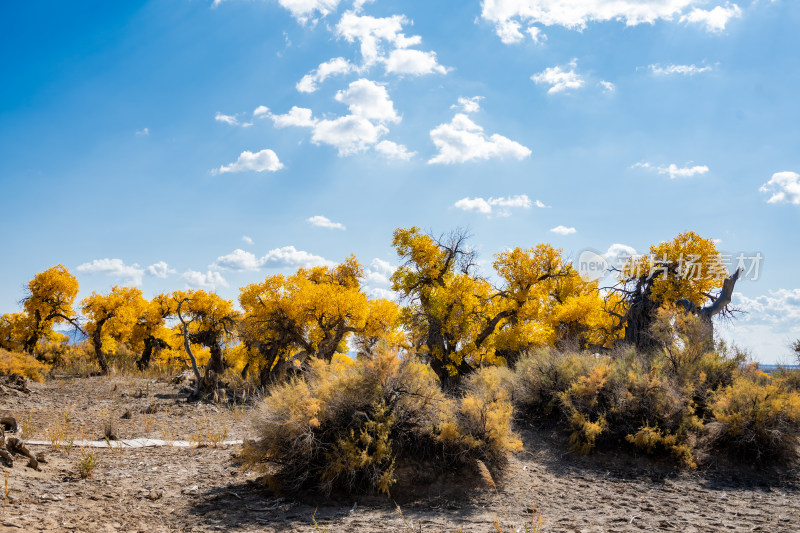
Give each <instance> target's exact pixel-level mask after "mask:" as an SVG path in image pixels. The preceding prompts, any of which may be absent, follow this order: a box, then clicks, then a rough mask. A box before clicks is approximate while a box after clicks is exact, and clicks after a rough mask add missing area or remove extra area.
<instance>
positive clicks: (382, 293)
mask: <svg viewBox="0 0 800 533" xmlns="http://www.w3.org/2000/svg"><path fill="white" fill-rule="evenodd" d="M364 292H365V293H366V295H367V296H369V297H370V298H374V299H384V300H390V301H391V300H396V299H397V297H398V294H397V293H396V292H394V291H393V290H391V289H384V288H383V287H365V288H364Z"/></svg>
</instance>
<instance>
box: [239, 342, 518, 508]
mask: <svg viewBox="0 0 800 533" xmlns="http://www.w3.org/2000/svg"><path fill="white" fill-rule="evenodd" d="M312 365H313V366H312V369H311V371H310V372H309V373H308V374H307V376H306V377H305V378H294V379H292V380H291V381H289V382H288V383H285V384H281V385H278V386H276V387H275V388H273V389H272V391H271V392H270V394H269V395H268V396H267V397H266V398H265V400H264V403H263V406H262V407H261V408H260V410H259V411H258V414H257V418H256V421H255V423H254V424H255V428H256V434H257V436H258V439H259V440H257V441H254V442H251V443H250V444H249V445H248V447H247V448H246V450H245V456H246V457H247V459H248V463H249V465H250V466H258V465H262V464H265V463H267V464H271V465H273V466H275V467H276V468H277V471H276V472H275V473H273V474H271V475H270V476H269V480H270V481H271V483H272V484H273V486H274V487H275V488H276V489H279V490H280V489H283V490H286V491H297V490H299V489H301V488H314V489H318V490H321V491H322V492H323V493H330V492H331V491H333V490H334V489H337V490H344V491H345V492H348V493H358V492H361V491H364V490H377V491H380V492H384V493H387V494H388V493H389V491H390V489H391V487H392V485H393V484H394V483H395V482H396V476H395V472H396V469H397V468H398V467H399V466H400V465H403V466H405V464H406V462H408V461H412V460H413V461H419V462H421V463H420V464H424V465H425V466H421V468H433V469H441V470H448V469H454V468H458V467H462V466H465V465H466V466H473V465H474V463H475V461H476V460H481V461H484V462H485V463H487V464H489V465H490V466H495V467H499V466H501V465H502V463H503V461H504V459H505V457H506V456H507V454H508V453H510V452H512V451H516V450H518V449H519V448H520V441H519V439H518V438H517V436H516V435H515V434H514V433H513V431H512V430H511V422H510V421H511V410H512V406H511V403H510V401H509V398H508V395H507V393H506V392H505V390H504V389H502V388H497V389H493V390H490V387H492V386H493V385H499V382H498V381H496V373H490V374H487V375H484V373H483V372H478V373H477V374H476V376H475V379H473V380H471V382H470V385H469V387H468V389H467V392H466V393H465V394H464V396H463V397H461V398H450V397H448V396H446V395H445V394H444V393H443V392H442V391H441V389H440V387H439V384H438V380H437V378H436V375H435V374H434V373H433V372H432V370H431V369H430V367H428V366H427V365H424V364H422V363H420V362H418V361H416V360H414V359H412V358H404V357H401V356H399V355H398V353H397V352H396V351H391V350H382V351H380V352H379V353H378V354H377V355H376V356H375V357H374V358H364V359H361V360H359V361H352V360H349V359H346V358H341V357H339V358H334V359H333V361H331V362H330V363H328V362H326V361H322V360H315V361H314V362H313V363H312Z"/></svg>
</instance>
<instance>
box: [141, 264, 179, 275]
mask: <svg viewBox="0 0 800 533" xmlns="http://www.w3.org/2000/svg"><path fill="white" fill-rule="evenodd" d="M145 272H146V273H147V275H148V276H153V277H154V278H161V279H165V278H166V277H167V276H169V275H170V274H176V273H177V271H176V270H175V269H174V268H170V267H169V265H168V264H167V263H166V262H165V261H159V262H158V263H153V264H152V265H150V266H149V267H147V268H146V269H145Z"/></svg>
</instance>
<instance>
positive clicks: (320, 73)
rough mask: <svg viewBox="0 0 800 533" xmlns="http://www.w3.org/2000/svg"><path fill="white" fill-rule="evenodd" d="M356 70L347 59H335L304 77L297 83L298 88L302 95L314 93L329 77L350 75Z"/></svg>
mask: <svg viewBox="0 0 800 533" xmlns="http://www.w3.org/2000/svg"><path fill="white" fill-rule="evenodd" d="M355 70H356V67H355V65H353V64H352V63H350V62H349V61H348V60H346V59H345V58H343V57H335V58H333V59H331V60H329V61H326V62H325V63H322V64H320V66H318V67H317V68H316V69H315V70H313V71H311V72H309V73H308V74H306V75H305V76H303V78H302V79H301V80H300V81H298V82H297V85H296V88H297V90H298V91H300V92H301V93H313V92H314V91H316V90H317V88H318V87H317V84H319V83H322V82H323V81H325V80H326V79H328V78H329V77H331V76H339V75H342V74H348V73H350V72H353V71H355Z"/></svg>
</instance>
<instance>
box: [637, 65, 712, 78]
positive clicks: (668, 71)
mask: <svg viewBox="0 0 800 533" xmlns="http://www.w3.org/2000/svg"><path fill="white" fill-rule="evenodd" d="M648 68H649V69H650V70H651V71H652V72H653V74H655V75H656V76H672V75H676V74H677V75H681V76H694V75H696V74H702V73H703V72H711V70H712V68H711V67H709V66H704V67H698V66H697V65H660V64H658V63H656V64H653V65H650V66H649V67H648Z"/></svg>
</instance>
